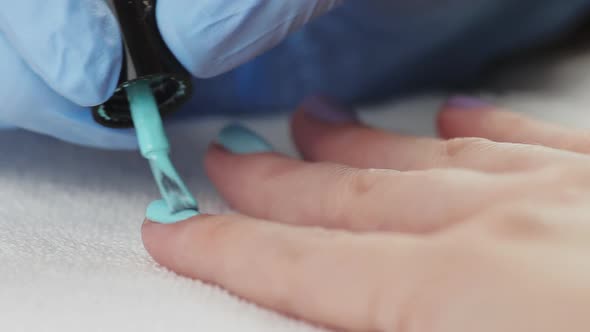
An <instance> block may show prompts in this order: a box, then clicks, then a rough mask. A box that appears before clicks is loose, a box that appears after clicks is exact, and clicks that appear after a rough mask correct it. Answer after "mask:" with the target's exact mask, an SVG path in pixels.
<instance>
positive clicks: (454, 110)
mask: <svg viewBox="0 0 590 332" xmlns="http://www.w3.org/2000/svg"><path fill="white" fill-rule="evenodd" d="M438 126H439V132H440V134H441V136H442V137H444V138H458V137H480V138H486V139H489V140H492V141H496V142H506V143H521V144H532V145H542V146H546V147H550V148H555V149H561V150H567V151H572V152H578V153H584V154H590V131H586V130H580V129H573V128H566V127H562V126H559V125H556V124H552V123H548V122H544V121H540V120H535V119H532V118H528V117H526V116H523V115H521V114H517V113H512V112H508V111H505V110H502V109H499V108H498V107H495V106H493V105H489V104H486V103H484V102H481V101H479V100H476V99H471V98H466V97H456V98H453V99H451V100H449V101H448V102H447V104H446V105H444V106H443V108H442V111H441V113H440V114H439V119H438Z"/></svg>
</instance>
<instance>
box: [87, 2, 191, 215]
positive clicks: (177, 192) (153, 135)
mask: <svg viewBox="0 0 590 332" xmlns="http://www.w3.org/2000/svg"><path fill="white" fill-rule="evenodd" d="M107 2H108V4H109V6H110V7H111V10H112V11H113V13H114V14H115V16H116V18H117V20H118V22H119V25H120V28H121V32H122V35H123V46H124V47H123V49H124V54H123V66H122V70H121V74H120V78H119V84H118V86H117V88H116V90H115V93H114V94H113V96H112V97H111V98H110V99H109V100H107V101H106V102H105V103H103V104H101V105H98V106H96V107H94V108H93V110H92V112H93V117H94V119H95V121H97V122H98V123H100V124H101V125H104V126H107V127H111V128H130V127H135V130H136V133H137V138H138V142H139V148H140V152H141V154H142V156H143V157H144V158H146V159H147V160H148V161H149V164H150V167H151V170H152V173H153V175H154V179H155V180H156V183H157V186H158V189H159V191H160V193H161V195H162V198H163V201H164V202H165V203H166V204H165V205H166V206H167V208H168V211H167V212H168V213H169V214H170V215H174V214H177V213H179V212H182V211H187V210H190V211H194V212H196V211H198V205H197V202H196V200H195V198H194V197H193V195H192V194H191V193H190V191H189V190H188V188H187V187H186V185H185V184H184V182H183V181H182V179H181V177H180V176H179V174H178V172H177V171H176V169H175V168H174V165H173V164H172V162H171V160H170V156H169V153H170V145H169V142H168V139H167V137H166V133H165V131H164V126H163V123H162V117H165V116H166V115H168V114H170V113H172V112H174V111H175V110H177V109H178V108H179V107H180V106H181V105H182V104H183V103H184V102H185V101H187V100H188V99H189V97H190V93H191V89H192V84H191V76H190V74H189V73H188V72H187V71H186V69H185V68H184V67H183V66H182V65H181V64H180V63H179V62H178V60H177V59H176V58H175V57H174V55H173V54H172V52H170V50H169V49H168V47H167V46H166V44H165V42H164V41H163V39H162V37H161V35H160V32H159V30H158V27H157V22H156V15H155V9H156V0H108V1H107ZM148 210H149V209H148ZM160 210H161V209H160ZM162 213H163V212H162Z"/></svg>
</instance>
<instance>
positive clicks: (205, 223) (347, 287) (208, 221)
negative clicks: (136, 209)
mask: <svg viewBox="0 0 590 332" xmlns="http://www.w3.org/2000/svg"><path fill="white" fill-rule="evenodd" d="M143 239H144V243H145V246H146V248H147V250H148V251H149V252H150V253H151V254H152V256H153V257H154V258H155V259H156V261H158V262H159V263H160V264H162V265H164V266H166V267H168V268H170V269H172V270H174V271H176V272H179V273H180V274H182V275H185V276H188V277H191V278H198V279H201V280H203V281H206V282H211V283H215V284H218V285H220V286H222V287H224V288H225V289H227V290H229V291H230V292H233V293H235V294H237V295H238V296H241V297H244V298H246V299H248V300H251V301H253V302H255V303H258V304H260V305H262V306H265V307H268V308H271V309H274V310H277V311H280V312H283V313H286V314H288V315H291V316H295V317H298V318H303V319H305V320H308V321H312V322H314V323H318V324H321V325H328V326H330V327H334V328H339V329H346V330H362V331H367V330H370V331H374V330H378V331H382V330H389V329H391V327H392V326H398V324H404V323H405V322H404V320H405V319H407V318H406V317H405V316H404V313H405V311H406V310H405V305H404V304H405V303H404V301H406V300H407V299H409V298H410V297H411V295H412V294H413V293H414V292H415V291H416V289H415V287H416V286H417V285H420V283H421V282H420V281H421V280H423V279H424V278H425V277H428V275H429V274H428V273H421V271H420V270H421V267H422V266H429V264H426V263H425V262H426V261H429V260H431V258H429V255H426V254H424V250H420V249H419V248H421V247H420V246H419V243H420V242H419V241H418V240H417V239H415V238H413V237H409V236H405V235H356V234H352V233H346V232H337V231H328V230H322V229H314V228H298V227H295V226H287V225H281V224H274V223H270V222H266V221H262V220H257V219H251V218H248V217H244V216H240V215H225V216H201V217H197V218H196V219H193V220H190V221H186V222H182V223H179V224H175V225H160V224H155V223H151V222H147V223H146V224H145V225H144V227H143ZM384 262H387V265H384ZM420 264H422V265H420ZM392 280H395V282H391V281H392Z"/></svg>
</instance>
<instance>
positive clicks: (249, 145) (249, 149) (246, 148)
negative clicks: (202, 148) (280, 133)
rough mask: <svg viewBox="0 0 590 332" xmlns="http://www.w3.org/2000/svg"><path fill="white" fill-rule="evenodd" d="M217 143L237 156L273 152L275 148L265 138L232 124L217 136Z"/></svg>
mask: <svg viewBox="0 0 590 332" xmlns="http://www.w3.org/2000/svg"><path fill="white" fill-rule="evenodd" d="M217 143H218V144H219V145H221V146H223V147H224V148H225V149H226V150H228V151H230V152H232V153H235V154H252V153H264V152H272V151H273V147H272V146H271V145H270V144H269V143H268V142H267V141H266V140H265V139H264V138H262V137H260V136H259V135H258V134H256V133H255V132H253V131H252V130H250V129H248V128H246V127H244V126H242V125H239V124H230V125H229V126H227V127H225V128H223V129H222V130H221V131H220V132H219V134H218V135H217Z"/></svg>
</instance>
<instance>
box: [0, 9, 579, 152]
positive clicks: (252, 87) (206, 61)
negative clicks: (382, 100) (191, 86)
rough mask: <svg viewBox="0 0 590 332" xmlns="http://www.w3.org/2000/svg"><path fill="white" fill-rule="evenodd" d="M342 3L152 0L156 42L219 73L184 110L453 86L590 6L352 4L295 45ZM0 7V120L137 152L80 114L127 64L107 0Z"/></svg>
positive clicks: (189, 63)
mask: <svg viewBox="0 0 590 332" xmlns="http://www.w3.org/2000/svg"><path fill="white" fill-rule="evenodd" d="M338 3H340V1H337V0H331V1H329V0H297V1H290V0H284V1H283V0H240V1H194V0H159V1H158V6H157V18H158V24H159V27H160V30H161V32H162V36H163V37H164V40H165V41H166V42H167V44H168V46H169V47H170V49H171V50H172V52H173V53H174V54H175V55H176V56H177V57H178V59H179V60H180V62H181V63H183V64H184V65H185V66H186V67H187V68H188V69H189V71H191V72H192V73H193V74H194V75H195V76H196V77H200V78H207V77H212V76H215V75H218V74H221V73H225V74H223V75H220V76H216V77H215V78H213V79H209V80H202V79H195V81H196V82H195V86H196V89H195V97H194V98H193V100H192V101H191V103H190V104H189V105H187V107H186V110H185V111H184V112H183V113H187V112H188V111H190V115H194V114H198V113H202V112H205V111H207V112H255V111H272V110H277V109H279V108H289V107H292V106H293V105H294V104H296V103H297V102H298V101H299V100H300V99H301V98H302V97H303V96H305V95H306V94H309V93H315V92H326V93H330V94H333V95H335V96H337V97H340V98H342V99H344V100H346V101H350V102H353V101H357V100H360V99H370V98H375V97H382V96H386V95H391V94H393V93H403V92H405V91H407V90H411V89H414V88H416V87H426V86H432V85H440V84H447V83H452V82H457V81H460V80H462V79H465V78H468V77H470V76H471V75H473V74H475V73H476V72H477V70H478V69H480V68H481V67H482V65H484V64H485V63H486V62H488V61H490V60H491V59H495V58H497V57H499V56H502V55H505V54H507V53H508V52H510V51H512V50H514V49H517V48H520V47H525V46H529V45H532V44H534V43H536V42H538V41H540V40H542V39H543V38H546V37H548V36H551V35H554V34H556V33H558V32H560V31H562V30H563V29H564V28H565V27H567V26H569V25H570V24H571V22H572V21H573V20H574V19H575V18H577V17H580V16H581V15H583V14H585V13H586V12H587V11H588V9H589V8H590V0H569V1H561V2H560V1H553V0H521V1H513V0H477V1H473V0H450V1H444V2H441V1H436V0H426V1H420V2H414V1H408V0H399V1H392V0H367V1H349V2H345V3H344V4H343V5H342V6H340V7H338V8H336V9H335V10H334V11H333V12H331V13H330V14H328V15H326V16H324V17H322V18H320V19H318V20H315V21H314V22H312V23H311V24H310V25H307V26H306V27H305V28H304V29H302V30H299V31H298V32H296V33H294V34H291V35H289V34H290V33H291V32H293V31H295V30H297V29H298V28H300V27H301V26H303V25H304V24H306V23H307V22H308V21H310V20H312V19H313V18H314V17H316V16H318V15H320V14H322V13H324V12H327V11H329V10H331V9H334V8H335V7H336V5H337V4H338ZM0 5H2V11H0V73H1V74H2V76H0V103H1V104H0V123H3V124H8V125H12V126H15V127H20V128H24V129H28V130H31V131H35V132H39V133H43V134H47V135H50V136H54V137H57V138H59V139H62V140H66V141H69V142H73V143H77V144H83V145H89V146H95V147H103V148H134V147H135V146H136V143H135V137H134V133H133V132H132V131H131V130H118V129H107V128H103V127H101V126H99V125H97V124H95V123H94V121H93V120H92V118H91V114H90V111H89V110H88V108H87V106H90V105H95V104H98V103H101V102H102V101H104V100H106V99H107V98H108V97H109V96H110V95H111V94H112V92H113V90H114V88H115V84H116V82H117V79H118V74H119V69H120V66H121V58H120V57H121V45H120V36H119V33H118V30H117V28H116V27H117V24H116V22H115V20H114V19H113V17H112V16H111V15H110V13H109V11H108V9H107V6H106V4H105V3H104V2H103V1H102V0H52V1H43V0H27V1H18V2H15V1H11V0H0ZM498 22H502V24H498ZM285 38H286V40H285V41H284V42H283V43H281V44H280V45H279V46H278V47H276V48H274V49H272V50H271V51H269V52H266V53H265V54H264V55H263V56H260V57H258V58H256V59H254V60H253V61H249V60H251V59H253V58H254V57H255V56H257V55H259V54H261V53H263V52H264V51H266V50H269V49H270V48H272V47H273V46H275V45H277V44H278V43H279V42H280V41H281V40H283V39H285ZM248 61H249V62H248ZM242 64H243V65H242ZM240 65H241V66H240ZM236 67H237V68H236ZM234 68H235V69H234ZM228 71H229V72H228Z"/></svg>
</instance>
